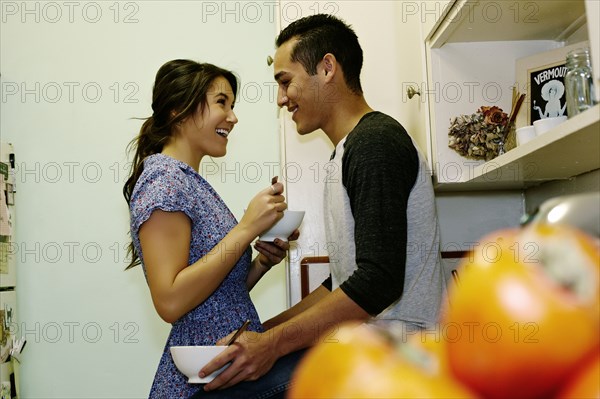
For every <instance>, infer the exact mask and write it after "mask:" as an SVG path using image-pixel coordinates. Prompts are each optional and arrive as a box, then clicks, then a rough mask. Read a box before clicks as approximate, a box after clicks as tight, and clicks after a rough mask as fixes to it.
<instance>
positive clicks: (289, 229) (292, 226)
mask: <svg viewBox="0 0 600 399" xmlns="http://www.w3.org/2000/svg"><path fill="white" fill-rule="evenodd" d="M302 219H304V211H290V210H285V211H283V217H282V218H281V219H279V221H278V222H277V223H275V224H274V225H273V226H272V227H271V228H270V229H268V230H267V231H265V232H263V233H262V234H261V235H260V236H259V237H258V239H259V240H261V241H275V239H276V238H279V239H281V240H283V241H287V240H288V237H289V236H290V235H292V233H293V232H294V230H296V229H297V228H298V227H300V224H301V223H302Z"/></svg>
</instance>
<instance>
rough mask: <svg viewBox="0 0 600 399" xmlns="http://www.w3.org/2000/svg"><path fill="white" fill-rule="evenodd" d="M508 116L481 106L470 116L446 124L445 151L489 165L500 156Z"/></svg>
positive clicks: (500, 111)
mask: <svg viewBox="0 0 600 399" xmlns="http://www.w3.org/2000/svg"><path fill="white" fill-rule="evenodd" d="M507 122H508V115H507V114H506V113H505V112H504V111H502V109H501V108H499V107H496V106H492V107H487V106H482V107H480V108H479V109H478V110H477V112H475V113H474V114H472V115H460V116H457V117H454V118H452V119H451V120H450V129H449V132H448V136H449V143H448V147H450V148H452V149H453V150H455V151H456V152H458V153H459V154H460V155H462V156H464V157H467V158H470V159H484V160H486V161H489V160H490V159H493V158H495V157H497V156H498V155H500V154H502V153H503V152H504V149H503V146H504V139H505V127H506V125H507Z"/></svg>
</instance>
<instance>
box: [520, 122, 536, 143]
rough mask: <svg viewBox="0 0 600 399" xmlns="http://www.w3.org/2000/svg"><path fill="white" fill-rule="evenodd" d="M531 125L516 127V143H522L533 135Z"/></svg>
mask: <svg viewBox="0 0 600 399" xmlns="http://www.w3.org/2000/svg"><path fill="white" fill-rule="evenodd" d="M535 135H536V134H535V128H534V127H533V126H531V125H530V126H523V127H520V128H518V129H517V145H523V144H525V143H527V142H528V141H530V140H531V139H533V138H534V137H535Z"/></svg>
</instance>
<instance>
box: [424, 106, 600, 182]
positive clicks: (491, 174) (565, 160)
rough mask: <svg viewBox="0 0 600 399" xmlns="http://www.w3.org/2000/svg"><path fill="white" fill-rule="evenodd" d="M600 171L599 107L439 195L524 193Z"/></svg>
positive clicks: (481, 168) (512, 151)
mask: <svg viewBox="0 0 600 399" xmlns="http://www.w3.org/2000/svg"><path fill="white" fill-rule="evenodd" d="M598 168H600V105H596V106H594V107H593V108H591V109H589V110H587V111H586V112H583V113H581V114H579V115H576V116H574V117H572V118H570V119H568V120H567V121H565V122H564V123H562V124H560V125H559V126H557V127H555V128H554V129H552V130H550V131H548V132H546V133H544V134H542V135H541V136H538V137H536V138H534V139H533V140H531V141H529V142H527V143H525V144H524V145H521V146H518V147H516V148H514V149H512V150H511V151H508V152H507V153H505V154H503V155H500V156H498V157H497V158H494V159H493V160H491V161H488V162H486V163H484V164H482V165H479V166H477V167H475V168H474V169H473V172H472V175H471V176H467V179H466V180H463V181H461V182H455V183H438V184H436V185H435V190H436V191H438V192H440V191H478V190H504V189H522V188H526V187H531V186H535V185H538V184H540V183H543V182H545V181H550V180H557V179H568V178H571V177H573V176H577V175H579V174H581V173H585V172H589V171H592V170H595V169H598Z"/></svg>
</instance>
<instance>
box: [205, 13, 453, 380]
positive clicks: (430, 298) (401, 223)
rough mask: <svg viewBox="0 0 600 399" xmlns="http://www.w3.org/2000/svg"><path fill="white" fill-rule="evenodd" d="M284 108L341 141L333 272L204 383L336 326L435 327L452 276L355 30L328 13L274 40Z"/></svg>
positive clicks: (331, 237) (421, 178) (415, 160)
mask: <svg viewBox="0 0 600 399" xmlns="http://www.w3.org/2000/svg"><path fill="white" fill-rule="evenodd" d="M276 44H277V51H276V53H275V57H274V73H275V80H276V81H277V83H278V84H279V92H278V99H277V101H278V104H279V106H281V107H287V109H288V111H289V112H291V113H292V119H293V121H294V122H295V123H296V127H297V130H298V133H299V134H302V135H304V134H309V133H311V132H313V131H315V130H317V129H322V130H323V131H324V132H325V134H326V135H327V137H329V139H330V140H331V142H332V143H333V145H334V146H335V151H334V153H333V155H332V158H331V162H332V163H333V165H334V166H333V167H331V168H329V170H331V171H332V173H333V174H332V175H331V176H329V177H328V178H327V180H326V182H325V195H324V199H325V219H326V220H325V228H326V233H327V241H328V243H333V245H334V246H335V248H336V250H335V251H333V253H330V254H329V258H330V269H331V276H330V278H329V279H328V280H327V281H325V282H324V283H323V285H321V286H320V287H319V288H317V289H316V290H315V291H313V292H312V293H311V294H310V295H309V296H307V297H306V298H305V299H303V300H302V301H301V302H300V303H298V304H297V305H295V306H294V307H292V308H290V309H288V310H287V311H285V312H283V313H281V314H280V315H278V316H276V317H274V318H273V319H271V320H268V321H267V322H265V324H264V326H265V328H266V329H268V331H266V332H265V333H263V334H257V333H244V335H242V337H243V338H242V339H240V340H239V341H238V344H236V345H235V347H233V348H231V350H227V351H225V352H224V353H223V355H222V356H220V357H219V358H217V359H215V360H214V361H213V362H211V364H209V365H208V366H206V367H205V368H204V369H203V372H205V373H206V374H208V373H209V372H211V371H213V370H215V369H217V368H219V367H220V366H221V365H223V364H225V363H227V362H228V361H233V363H232V364H231V366H230V367H229V368H228V369H227V370H225V371H224V372H223V373H222V374H221V375H220V376H219V377H217V378H216V379H215V380H214V381H213V382H212V383H210V384H208V385H207V386H206V389H207V390H211V389H217V388H223V387H229V386H231V385H233V384H236V383H238V382H240V381H244V380H255V379H257V378H259V377H260V376H262V375H264V374H265V373H266V372H267V371H269V370H270V368H271V367H272V366H273V364H274V362H275V361H276V360H277V359H279V358H281V357H283V356H285V355H288V354H291V353H294V352H296V351H298V350H300V349H304V348H307V347H309V346H311V345H313V344H314V343H316V340H317V339H318V336H319V333H322V332H324V331H326V330H328V329H330V328H332V327H333V326H335V325H337V324H340V323H344V322H348V321H359V322H377V323H384V324H385V323H387V322H390V321H394V322H396V321H401V322H403V323H404V324H403V326H404V327H405V328H406V329H408V330H411V331H412V330H418V329H423V328H427V327H428V326H431V325H433V324H434V323H436V321H437V319H438V313H439V310H440V307H441V302H442V300H443V298H444V290H445V283H444V278H443V273H442V268H441V264H440V260H439V233H438V225H437V217H436V214H435V204H434V195H433V188H432V185H431V179H430V178H429V175H428V173H427V168H426V164H425V162H424V160H423V158H422V157H421V156H420V154H419V153H418V151H417V149H416V148H415V146H414V145H413V142H412V140H411V138H410V137H409V135H408V134H407V132H406V131H405V130H404V128H403V127H402V126H401V125H400V124H399V123H398V122H397V121H396V120H394V119H392V118H391V117H389V116H387V115H384V114H382V113H380V112H376V111H374V110H373V109H372V108H371V107H370V106H369V105H368V104H367V102H366V100H365V98H364V96H363V92H362V87H361V83H360V71H361V68H362V62H363V55H362V49H361V47H360V45H359V43H358V38H357V37H356V34H355V33H354V31H353V30H352V29H351V28H350V27H349V26H347V25H346V24H345V23H344V22H343V21H341V20H339V19H337V18H335V17H333V16H331V15H323V14H320V15H313V16H310V17H306V18H302V19H300V20H298V21H296V22H294V23H292V24H291V25H289V26H288V27H287V28H286V29H284V30H283V31H282V32H281V33H280V35H279V37H278V38H277V41H276Z"/></svg>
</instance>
